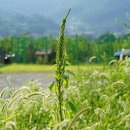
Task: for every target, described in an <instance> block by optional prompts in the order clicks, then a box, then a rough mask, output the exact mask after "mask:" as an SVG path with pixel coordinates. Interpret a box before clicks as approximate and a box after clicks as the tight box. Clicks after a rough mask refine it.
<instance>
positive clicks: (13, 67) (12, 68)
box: [0, 64, 106, 73]
mask: <svg viewBox="0 0 130 130" xmlns="http://www.w3.org/2000/svg"><path fill="white" fill-rule="evenodd" d="M104 67H106V66H103V65H79V66H77V65H71V66H68V67H66V69H68V70H71V71H77V70H78V69H81V70H93V69H99V70H103V69H104ZM55 70H56V65H37V64H10V65H1V66H0V73H21V72H25V73H26V72H54V71H55Z"/></svg>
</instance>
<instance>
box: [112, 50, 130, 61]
mask: <svg viewBox="0 0 130 130" xmlns="http://www.w3.org/2000/svg"><path fill="white" fill-rule="evenodd" d="M114 56H115V57H116V58H117V59H121V58H122V59H124V58H125V57H130V50H129V49H120V50H118V51H117V52H115V54H114Z"/></svg>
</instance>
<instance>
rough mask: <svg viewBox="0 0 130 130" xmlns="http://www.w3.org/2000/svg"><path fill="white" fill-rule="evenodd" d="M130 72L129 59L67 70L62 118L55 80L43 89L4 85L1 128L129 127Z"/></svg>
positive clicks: (76, 129)
mask: <svg viewBox="0 0 130 130" xmlns="http://www.w3.org/2000/svg"><path fill="white" fill-rule="evenodd" d="M12 66H13V65H12ZM23 66H24V65H23ZM129 71H130V67H129V61H124V62H115V63H114V65H110V66H107V67H106V69H105V68H104V70H103V71H100V69H96V68H94V67H93V69H91V70H89V69H86V70H83V71H82V70H80V69H79V70H78V71H75V72H73V71H71V72H70V71H66V72H65V75H66V77H64V88H63V90H64V95H63V104H62V105H63V106H62V109H63V120H62V121H60V119H59V114H58V113H59V112H58V100H57V95H56V93H55V87H56V86H55V85H56V84H55V83H52V84H51V85H50V86H49V88H48V89H46V90H44V91H43V90H42V89H41V88H39V86H38V84H36V83H35V82H34V83H32V84H29V85H27V86H24V87H21V88H19V89H10V88H5V89H4V90H3V91H2V92H1V93H0V120H1V122H0V129H1V130H23V129H24V130H51V129H53V130H66V129H67V130H71V129H73V130H108V129H109V130H110V129H111V130H114V129H115V130H128V129H130V72H129ZM67 77H68V79H67ZM69 77H70V78H71V80H70V79H69ZM66 79H67V80H66ZM54 84H55V85H54Z"/></svg>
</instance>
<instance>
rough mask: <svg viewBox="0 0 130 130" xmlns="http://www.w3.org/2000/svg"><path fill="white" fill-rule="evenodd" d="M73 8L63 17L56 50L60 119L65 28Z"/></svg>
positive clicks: (60, 114) (60, 112)
mask: <svg viewBox="0 0 130 130" xmlns="http://www.w3.org/2000/svg"><path fill="white" fill-rule="evenodd" d="M70 11H71V9H69V11H68V13H67V15H66V16H65V17H64V18H63V20H62V24H61V29H60V36H59V41H58V44H57V52H56V64H57V70H56V84H57V85H56V87H57V89H56V93H57V97H58V103H59V116H60V120H61V121H62V120H63V114H62V102H63V80H64V79H63V75H64V72H65V63H66V61H65V42H64V30H65V24H66V19H67V17H68V15H69V13H70Z"/></svg>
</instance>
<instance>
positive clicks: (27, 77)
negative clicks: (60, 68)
mask: <svg viewBox="0 0 130 130" xmlns="http://www.w3.org/2000/svg"><path fill="white" fill-rule="evenodd" d="M33 80H37V83H39V84H40V86H41V87H42V88H47V87H48V85H49V84H50V83H51V82H52V81H53V80H54V76H53V74H52V73H18V74H17V73H14V74H0V91H1V90H2V89H3V88H5V87H21V86H23V85H27V84H28V83H29V81H33Z"/></svg>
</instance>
